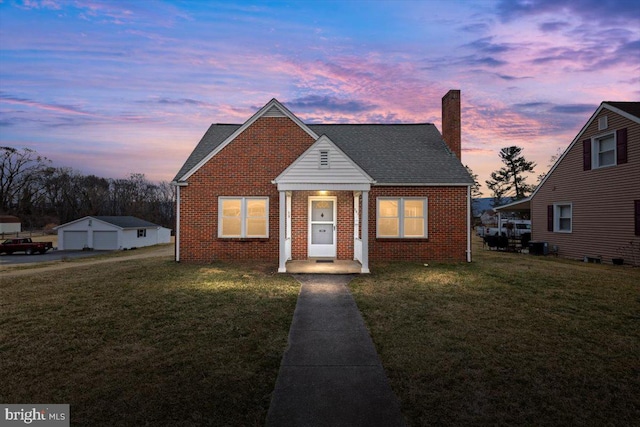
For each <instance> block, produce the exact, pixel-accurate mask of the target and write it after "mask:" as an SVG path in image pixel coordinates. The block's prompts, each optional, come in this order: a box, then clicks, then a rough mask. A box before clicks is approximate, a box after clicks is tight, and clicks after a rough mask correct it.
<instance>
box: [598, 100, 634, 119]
mask: <svg viewBox="0 0 640 427" xmlns="http://www.w3.org/2000/svg"><path fill="white" fill-rule="evenodd" d="M604 104H609V105H611V106H612V107H614V108H617V109H619V110H622V111H624V112H625V113H627V114H631V115H632V116H635V117H638V118H640V102H619V101H615V102H614V101H605V102H604Z"/></svg>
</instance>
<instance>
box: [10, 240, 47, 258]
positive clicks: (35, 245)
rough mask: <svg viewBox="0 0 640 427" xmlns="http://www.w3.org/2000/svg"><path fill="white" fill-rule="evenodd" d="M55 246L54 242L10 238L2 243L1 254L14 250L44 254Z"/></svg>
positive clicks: (29, 253) (28, 253)
mask: <svg viewBox="0 0 640 427" xmlns="http://www.w3.org/2000/svg"><path fill="white" fill-rule="evenodd" d="M52 248H53V243H52V242H34V241H32V240H31V239H30V238H28V237H25V238H22V239H8V240H5V241H4V242H2V243H1V244H0V254H2V253H6V254H7V255H11V254H12V253H14V252H24V253H26V254H27V255H31V254H35V253H40V254H43V253H45V252H47V251H48V250H49V249H52Z"/></svg>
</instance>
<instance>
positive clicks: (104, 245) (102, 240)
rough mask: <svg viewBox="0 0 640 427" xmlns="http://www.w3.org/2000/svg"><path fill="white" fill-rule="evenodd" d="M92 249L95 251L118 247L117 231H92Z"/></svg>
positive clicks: (110, 249)
mask: <svg viewBox="0 0 640 427" xmlns="http://www.w3.org/2000/svg"><path fill="white" fill-rule="evenodd" d="M93 249H95V250H97V251H112V250H114V249H118V232H117V231H94V232H93Z"/></svg>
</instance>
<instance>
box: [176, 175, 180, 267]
mask: <svg viewBox="0 0 640 427" xmlns="http://www.w3.org/2000/svg"><path fill="white" fill-rule="evenodd" d="M176 262H180V186H179V185H176Z"/></svg>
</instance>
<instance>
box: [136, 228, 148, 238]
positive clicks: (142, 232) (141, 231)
mask: <svg viewBox="0 0 640 427" xmlns="http://www.w3.org/2000/svg"><path fill="white" fill-rule="evenodd" d="M141 237H147V229H146V228H139V229H138V239H139V238H141Z"/></svg>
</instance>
